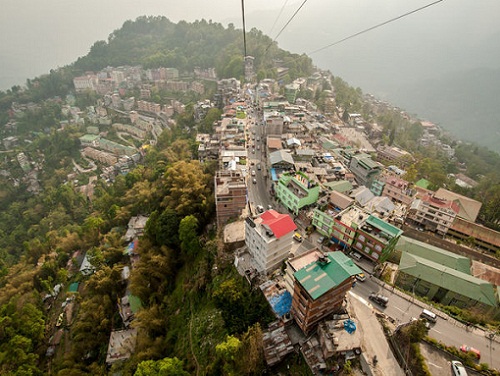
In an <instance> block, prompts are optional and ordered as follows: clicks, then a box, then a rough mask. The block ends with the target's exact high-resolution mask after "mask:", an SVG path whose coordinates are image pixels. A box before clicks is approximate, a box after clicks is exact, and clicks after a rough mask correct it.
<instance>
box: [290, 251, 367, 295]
mask: <svg viewBox="0 0 500 376" xmlns="http://www.w3.org/2000/svg"><path fill="white" fill-rule="evenodd" d="M327 257H328V260H329V262H327V263H321V262H319V261H316V262H313V263H312V264H309V265H307V266H306V267H304V268H302V269H300V270H298V271H296V272H295V273H294V277H295V278H296V280H297V282H298V283H300V284H301V285H302V287H304V289H306V291H307V292H308V293H309V295H310V296H311V298H313V299H317V298H319V297H320V296H321V295H323V294H324V293H326V292H327V291H329V290H331V289H332V288H334V287H336V286H338V285H340V284H341V283H343V282H344V281H345V280H346V279H348V278H351V277H352V276H353V275H356V274H359V273H362V270H361V269H360V268H358V266H357V265H356V264H354V262H353V261H352V260H351V259H350V258H349V257H347V256H346V255H344V254H343V253H342V252H329V253H328V254H327Z"/></svg>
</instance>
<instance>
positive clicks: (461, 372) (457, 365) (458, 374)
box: [451, 360, 467, 376]
mask: <svg viewBox="0 0 500 376" xmlns="http://www.w3.org/2000/svg"><path fill="white" fill-rule="evenodd" d="M451 371H452V372H453V376H467V371H466V370H465V367H464V365H463V364H462V363H461V362H459V361H458V360H452V361H451Z"/></svg>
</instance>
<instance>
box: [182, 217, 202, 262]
mask: <svg viewBox="0 0 500 376" xmlns="http://www.w3.org/2000/svg"><path fill="white" fill-rule="evenodd" d="M197 230H198V219H196V217H195V216H194V215H188V216H187V217H184V218H182V220H181V223H180V225H179V240H180V242H181V250H182V252H184V254H186V255H190V256H195V255H196V254H197V253H198V251H199V250H200V243H199V240H198V234H197Z"/></svg>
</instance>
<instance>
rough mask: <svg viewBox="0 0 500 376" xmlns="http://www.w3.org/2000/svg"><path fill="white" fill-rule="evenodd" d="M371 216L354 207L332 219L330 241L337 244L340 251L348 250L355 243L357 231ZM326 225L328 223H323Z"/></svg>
mask: <svg viewBox="0 0 500 376" xmlns="http://www.w3.org/2000/svg"><path fill="white" fill-rule="evenodd" d="M369 216H370V213H368V212H367V211H365V210H364V209H362V208H360V207H359V206H356V205H352V206H350V207H348V208H347V209H345V210H342V211H341V212H340V213H338V214H337V215H335V216H334V217H332V219H333V222H332V223H331V226H332V228H331V232H330V235H329V236H330V240H331V241H332V242H333V243H335V244H337V247H338V248H339V249H344V250H345V249H347V248H349V247H350V246H351V245H352V243H353V242H354V238H355V236H356V230H357V228H358V227H359V226H361V224H362V223H363V222H364V221H365V220H366V218H368V217H369ZM323 223H326V222H323Z"/></svg>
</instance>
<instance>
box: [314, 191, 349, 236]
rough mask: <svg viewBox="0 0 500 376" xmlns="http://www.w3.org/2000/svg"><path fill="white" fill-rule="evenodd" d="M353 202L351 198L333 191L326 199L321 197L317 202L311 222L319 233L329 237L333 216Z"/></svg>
mask: <svg viewBox="0 0 500 376" xmlns="http://www.w3.org/2000/svg"><path fill="white" fill-rule="evenodd" d="M353 203H354V200H353V199H352V198H350V197H348V196H346V195H344V194H342V193H340V192H336V191H333V192H332V193H330V195H329V196H327V198H326V199H325V198H322V199H321V200H320V202H318V207H317V208H315V209H314V210H313V218H312V224H313V225H314V226H315V227H316V230H317V231H318V232H319V233H320V234H322V235H325V236H327V237H329V238H330V237H331V236H332V234H333V228H334V226H333V221H334V218H335V217H336V216H337V215H338V214H339V213H340V212H341V211H343V210H345V209H346V208H348V207H349V206H351V205H352V204H353Z"/></svg>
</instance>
